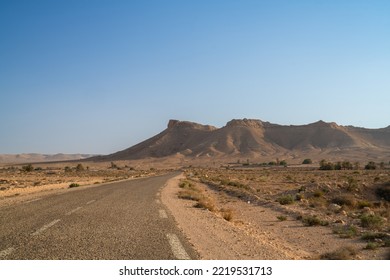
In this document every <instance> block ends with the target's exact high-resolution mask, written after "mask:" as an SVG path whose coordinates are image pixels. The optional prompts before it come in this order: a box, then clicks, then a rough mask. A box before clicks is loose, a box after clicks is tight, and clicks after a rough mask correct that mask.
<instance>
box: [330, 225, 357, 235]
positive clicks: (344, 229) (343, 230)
mask: <svg viewBox="0 0 390 280" xmlns="http://www.w3.org/2000/svg"><path fill="white" fill-rule="evenodd" d="M333 233H335V234H338V235H339V237H341V238H352V237H355V236H356V235H357V234H358V229H357V228H356V227H355V226H353V225H341V226H336V227H334V228H333Z"/></svg>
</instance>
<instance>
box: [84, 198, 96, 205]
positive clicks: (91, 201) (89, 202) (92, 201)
mask: <svg viewBox="0 0 390 280" xmlns="http://www.w3.org/2000/svg"><path fill="white" fill-rule="evenodd" d="M95 201H96V200H95V199H94V200H90V201H88V202H87V203H86V204H87V205H88V204H91V203H94V202H95Z"/></svg>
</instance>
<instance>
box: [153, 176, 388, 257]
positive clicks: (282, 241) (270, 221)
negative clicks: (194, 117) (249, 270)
mask: <svg viewBox="0 0 390 280" xmlns="http://www.w3.org/2000/svg"><path fill="white" fill-rule="evenodd" d="M181 178H184V176H183V175H181V176H179V177H175V178H173V179H171V180H170V181H169V182H168V183H167V185H166V187H165V188H164V189H163V190H162V193H161V194H162V196H161V199H162V202H163V203H164V204H165V205H166V206H167V208H168V209H169V211H170V212H171V214H172V215H173V216H174V217H175V219H176V222H177V224H178V226H179V228H180V229H181V230H182V231H183V232H184V234H185V235H186V236H187V238H188V239H189V241H190V243H191V244H192V245H193V246H194V247H195V249H196V250H197V251H198V253H199V255H200V257H201V259H208V260H210V259H276V260H282V259H318V258H319V256H320V255H321V254H323V253H327V252H332V251H335V250H336V249H339V248H341V247H345V246H351V247H354V248H356V249H357V250H358V252H359V253H358V255H357V257H356V259H383V258H384V254H385V250H363V248H364V246H365V245H366V244H365V243H364V242H361V241H359V240H357V239H341V238H339V237H338V236H337V235H335V234H333V233H332V230H331V229H330V228H329V227H322V226H316V227H305V226H303V225H302V222H300V221H297V220H295V219H293V218H292V217H288V218H287V220H286V221H279V220H278V219H277V216H279V215H281V214H285V213H281V212H278V211H277V210H275V209H271V208H268V207H264V206H260V205H253V204H248V203H246V202H244V201H241V200H239V199H237V198H234V197H230V196H227V195H226V194H220V193H217V192H215V191H213V190H210V189H208V188H207V187H206V186H205V185H203V184H199V185H198V186H200V187H201V188H203V191H204V192H205V193H207V195H209V196H211V197H213V198H214V199H215V201H216V203H217V207H218V208H225V209H226V208H230V209H232V211H233V214H234V218H233V219H232V220H231V221H226V220H225V219H223V217H222V216H221V214H220V213H219V212H218V211H216V212H211V211H208V210H203V209H198V208H194V207H193V206H194V202H193V201H189V200H183V199H179V198H178V197H177V192H178V191H179V187H178V184H179V181H180V179H181Z"/></svg>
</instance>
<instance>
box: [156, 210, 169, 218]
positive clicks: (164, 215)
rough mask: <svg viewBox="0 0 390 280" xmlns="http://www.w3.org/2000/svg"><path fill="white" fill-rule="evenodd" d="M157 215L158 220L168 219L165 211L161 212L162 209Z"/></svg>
mask: <svg viewBox="0 0 390 280" xmlns="http://www.w3.org/2000/svg"><path fill="white" fill-rule="evenodd" d="M158 213H159V214H160V218H162V219H166V218H168V215H167V212H165V210H163V209H161V210H158Z"/></svg>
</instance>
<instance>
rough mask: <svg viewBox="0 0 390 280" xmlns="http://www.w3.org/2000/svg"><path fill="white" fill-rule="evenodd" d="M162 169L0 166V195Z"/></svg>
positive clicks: (125, 177) (136, 174)
mask: <svg viewBox="0 0 390 280" xmlns="http://www.w3.org/2000/svg"><path fill="white" fill-rule="evenodd" d="M161 172H165V171H164V170H156V169H155V170H150V169H145V170H143V169H141V168H140V169H139V170H136V169H135V168H133V167H127V166H119V164H118V165H116V164H115V168H112V164H111V165H108V164H104V165H94V164H91V165H89V164H87V163H73V164H72V163H62V164H36V165H35V164H27V165H21V166H20V165H14V166H4V167H2V168H0V198H7V197H13V196H19V195H22V194H26V193H31V192H40V191H47V190H52V189H66V188H75V187H78V186H83V185H92V184H99V183H106V182H112V181H118V180H124V179H130V178H138V177H143V176H148V175H156V174H159V173H161Z"/></svg>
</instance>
